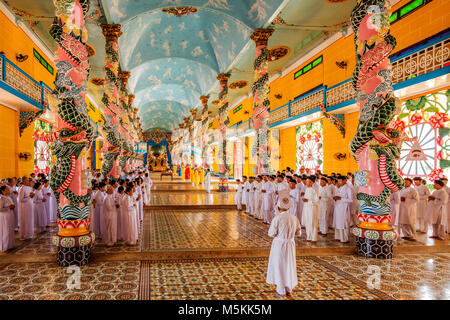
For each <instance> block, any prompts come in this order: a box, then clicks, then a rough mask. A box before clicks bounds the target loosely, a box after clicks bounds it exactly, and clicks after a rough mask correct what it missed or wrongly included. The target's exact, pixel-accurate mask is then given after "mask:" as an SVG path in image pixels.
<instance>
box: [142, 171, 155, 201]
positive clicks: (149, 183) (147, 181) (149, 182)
mask: <svg viewBox="0 0 450 320" xmlns="http://www.w3.org/2000/svg"><path fill="white" fill-rule="evenodd" d="M144 183H145V184H146V187H147V188H146V189H145V190H146V192H147V202H145V201H144V203H145V205H146V206H149V205H150V201H151V199H152V198H151V195H152V193H151V192H152V185H153V181H152V179H151V178H150V176H149V174H148V172H146V173H145V178H144Z"/></svg>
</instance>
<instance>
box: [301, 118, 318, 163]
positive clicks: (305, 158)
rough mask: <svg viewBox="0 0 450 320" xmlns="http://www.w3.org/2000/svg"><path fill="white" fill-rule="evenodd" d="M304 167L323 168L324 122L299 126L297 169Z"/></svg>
mask: <svg viewBox="0 0 450 320" xmlns="http://www.w3.org/2000/svg"><path fill="white" fill-rule="evenodd" d="M301 167H304V168H305V169H307V170H308V169H309V170H310V171H311V172H313V170H317V169H320V170H322V169H323V122H322V120H319V121H316V122H310V123H307V124H304V125H301V126H299V127H297V171H300V168H301Z"/></svg>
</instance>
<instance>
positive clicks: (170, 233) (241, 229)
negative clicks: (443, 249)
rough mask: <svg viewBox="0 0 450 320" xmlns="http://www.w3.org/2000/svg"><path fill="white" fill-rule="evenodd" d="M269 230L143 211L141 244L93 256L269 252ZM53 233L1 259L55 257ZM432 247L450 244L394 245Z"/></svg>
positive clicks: (231, 213)
mask: <svg viewBox="0 0 450 320" xmlns="http://www.w3.org/2000/svg"><path fill="white" fill-rule="evenodd" d="M268 228H269V227H268V225H265V224H263V223H262V222H261V221H260V220H257V219H255V218H253V217H250V216H248V215H247V214H245V213H243V212H238V211H236V210H152V209H145V214H144V221H143V223H142V225H141V233H140V240H139V242H138V244H137V245H136V246H127V245H126V244H125V243H124V242H123V241H120V242H118V243H117V244H116V245H115V246H113V247H106V246H105V245H104V244H103V242H102V241H101V240H100V239H97V241H96V244H95V246H94V249H93V253H94V254H95V253H122V252H149V251H167V250H182V249H186V250H191V249H192V250H211V249H236V248H241V249H242V248H244V249H251V248H270V245H271V243H272V238H270V237H269V236H268V235H267V232H268ZM56 232H57V226H56V225H52V226H51V227H50V228H49V229H48V232H45V233H43V234H40V235H38V237H37V238H35V239H33V240H31V241H26V242H21V241H19V240H18V239H16V240H17V243H16V248H15V249H13V250H12V251H10V252H7V253H0V256H2V255H5V254H16V255H17V254H19V255H20V254H42V253H56V247H55V246H54V245H53V244H52V236H53V235H54V234H56ZM16 236H17V234H16ZM305 237H306V233H305V230H304V229H303V231H302V236H301V237H300V238H299V239H296V245H297V248H348V247H354V239H353V236H351V239H350V242H349V243H341V242H339V241H335V240H334V231H333V230H330V232H329V234H328V235H327V236H326V237H325V236H319V238H318V241H317V242H315V243H313V242H307V241H306V239H305ZM16 238H17V237H16ZM434 243H439V244H440V245H442V244H445V243H447V244H450V240H446V241H445V242H443V241H440V240H434V239H430V238H428V236H427V235H425V234H418V241H416V242H412V241H406V240H402V239H399V240H398V241H397V242H396V245H397V246H409V247H414V246H423V245H433V244H434ZM412 253H413V252H412Z"/></svg>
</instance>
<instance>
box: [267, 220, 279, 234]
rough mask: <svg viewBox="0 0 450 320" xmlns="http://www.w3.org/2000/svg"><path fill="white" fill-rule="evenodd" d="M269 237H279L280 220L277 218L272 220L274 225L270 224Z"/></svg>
mask: <svg viewBox="0 0 450 320" xmlns="http://www.w3.org/2000/svg"><path fill="white" fill-rule="evenodd" d="M268 235H269V237H272V238H275V237H276V236H277V235H278V219H276V217H275V218H274V219H273V220H272V223H271V224H270V228H269V232H268Z"/></svg>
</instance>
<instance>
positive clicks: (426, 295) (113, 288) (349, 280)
mask: <svg viewBox="0 0 450 320" xmlns="http://www.w3.org/2000/svg"><path fill="white" fill-rule="evenodd" d="M449 261H450V256H449V255H444V254H423V255H397V256H396V258H395V259H393V260H390V261H386V260H374V259H365V258H361V257H356V256H332V257H328V256H327V257H297V276H298V282H299V284H298V286H297V287H296V288H295V289H294V291H293V295H292V297H290V298H286V297H280V296H278V295H277V294H275V293H274V291H273V290H274V286H271V285H268V284H266V283H265V277H266V270H267V259H266V258H244V259H207V260H191V261H184V260H179V261H155V262H150V261H141V262H139V261H118V262H97V263H90V264H89V265H88V266H84V267H81V268H80V288H79V289H72V290H71V289H69V288H68V286H67V282H68V279H69V276H70V274H69V273H67V269H65V268H60V267H57V266H56V265H55V264H51V263H24V264H5V265H0V300H2V299H58V300H59V299H141V300H148V299H152V300H174V299H186V300H190V299H210V300H214V299H221V300H234V299H247V300H254V299H268V300H272V299H294V300H316V299H321V300H322V299H323V300H356V299H357V300H366V299H399V300H400V299H424V300H426V299H443V300H448V299H450V268H449V265H450V264H449ZM377 267H378V268H379V270H380V273H379V274H380V282H379V284H377V283H376V282H367V278H368V277H369V276H370V275H371V274H373V269H369V268H377ZM371 270H372V271H371Z"/></svg>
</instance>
